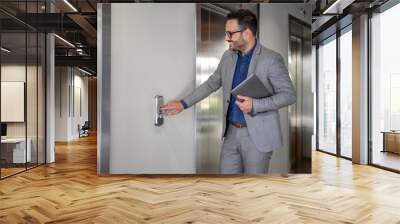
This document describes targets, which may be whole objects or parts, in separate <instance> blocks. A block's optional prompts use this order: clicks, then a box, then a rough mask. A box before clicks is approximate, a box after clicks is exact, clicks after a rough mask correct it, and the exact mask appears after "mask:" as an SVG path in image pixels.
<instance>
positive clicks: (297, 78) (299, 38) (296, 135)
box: [289, 17, 314, 173]
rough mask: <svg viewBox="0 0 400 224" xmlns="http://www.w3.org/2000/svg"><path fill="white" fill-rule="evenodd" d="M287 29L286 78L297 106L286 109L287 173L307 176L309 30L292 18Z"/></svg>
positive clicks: (310, 122) (310, 114)
mask: <svg viewBox="0 0 400 224" xmlns="http://www.w3.org/2000/svg"><path fill="white" fill-rule="evenodd" d="M289 26H290V29H289V30H290V34H289V35H290V39H289V41H290V43H289V74H290V77H291V79H292V81H293V84H294V87H295V89H296V94H297V102H296V103H295V104H293V105H291V106H290V107H289V126H290V161H291V172H294V173H310V172H311V139H312V134H313V114H314V111H313V93H312V88H311V85H312V77H311V66H309V65H311V29H310V26H307V25H305V24H303V23H302V22H301V21H298V20H297V19H295V18H293V17H291V18H290V19H289Z"/></svg>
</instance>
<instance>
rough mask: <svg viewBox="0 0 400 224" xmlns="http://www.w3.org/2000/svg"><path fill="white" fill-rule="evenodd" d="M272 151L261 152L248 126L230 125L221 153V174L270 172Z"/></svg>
mask: <svg viewBox="0 0 400 224" xmlns="http://www.w3.org/2000/svg"><path fill="white" fill-rule="evenodd" d="M272 152H273V151H270V152H260V151H259V150H258V149H257V147H256V146H255V144H254V142H253V141H252V140H251V138H250V136H249V132H248V129H247V128H236V127H235V126H233V125H229V126H228V130H227V133H226V136H225V138H224V142H223V144H222V150H221V155H220V173H221V174H242V173H245V174H263V173H268V168H269V161H270V160H271V156H272Z"/></svg>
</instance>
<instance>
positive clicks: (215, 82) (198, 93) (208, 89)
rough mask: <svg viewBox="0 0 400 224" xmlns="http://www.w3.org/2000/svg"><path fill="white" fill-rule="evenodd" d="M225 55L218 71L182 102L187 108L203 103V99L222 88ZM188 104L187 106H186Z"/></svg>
mask: <svg viewBox="0 0 400 224" xmlns="http://www.w3.org/2000/svg"><path fill="white" fill-rule="evenodd" d="M224 56H225V54H224V55H223V56H222V57H221V60H220V62H219V64H218V66H217V69H216V70H215V71H214V73H213V74H212V75H211V76H210V77H209V78H208V80H207V81H205V82H204V83H202V84H201V85H200V86H198V87H197V88H196V89H195V90H194V91H193V92H192V93H190V94H189V95H188V96H186V97H184V98H183V99H182V100H181V102H182V101H183V103H182V104H183V105H184V106H185V109H186V108H189V107H191V106H193V105H194V104H196V103H197V102H199V101H201V100H202V99H204V98H206V97H207V96H209V95H210V94H211V93H213V92H215V91H216V90H218V89H219V88H220V87H221V86H222V72H221V67H222V64H223V61H224V58H225V57H224ZM185 104H186V105H185Z"/></svg>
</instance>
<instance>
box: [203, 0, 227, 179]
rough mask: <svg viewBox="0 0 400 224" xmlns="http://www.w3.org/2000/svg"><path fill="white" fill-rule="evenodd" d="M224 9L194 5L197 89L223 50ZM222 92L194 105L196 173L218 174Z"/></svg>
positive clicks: (216, 63) (212, 70)
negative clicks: (195, 15) (195, 13)
mask: <svg viewBox="0 0 400 224" xmlns="http://www.w3.org/2000/svg"><path fill="white" fill-rule="evenodd" d="M224 31H225V14H224V13H223V10H215V8H211V7H207V5H202V4H198V5H197V55H196V87H197V86H199V85H200V84H201V83H203V82H205V81H206V80H207V79H208V77H209V76H210V75H211V74H212V73H213V72H214V71H215V70H216V68H217V66H218V63H219V61H220V58H221V56H222V54H223V53H224V51H225V50H226V49H228V46H227V44H226V43H225V41H224V37H225V33H224ZM222 105H223V103H222V89H220V90H218V91H217V92H215V93H213V94H211V95H210V96H209V97H207V98H206V99H204V100H202V101H201V102H199V103H197V104H196V122H197V123H196V127H197V128H196V148H197V161H196V163H197V164H196V166H197V173H200V174H213V173H215V174H217V173H219V154H220V151H221V138H220V136H221V132H222V123H223V122H222V121H223V120H222V119H224V117H223V111H222V110H223V109H222Z"/></svg>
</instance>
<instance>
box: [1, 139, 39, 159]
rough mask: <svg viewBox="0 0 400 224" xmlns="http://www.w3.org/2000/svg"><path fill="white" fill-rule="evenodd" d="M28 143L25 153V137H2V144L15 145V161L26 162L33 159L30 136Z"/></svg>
mask: <svg viewBox="0 0 400 224" xmlns="http://www.w3.org/2000/svg"><path fill="white" fill-rule="evenodd" d="M26 142H27V143H28V144H27V146H28V147H26V154H25V138H5V139H1V144H2V145H3V144H4V145H14V147H13V149H12V150H13V153H12V154H13V161H12V162H13V163H25V162H31V160H32V153H31V145H32V140H31V139H30V138H28V139H27V140H26ZM25 158H27V161H25Z"/></svg>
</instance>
